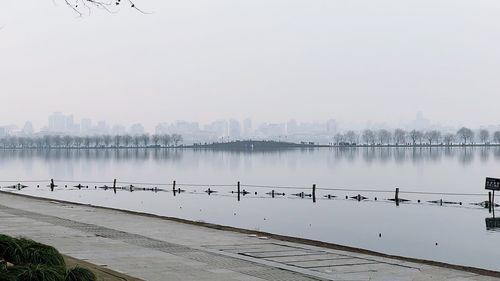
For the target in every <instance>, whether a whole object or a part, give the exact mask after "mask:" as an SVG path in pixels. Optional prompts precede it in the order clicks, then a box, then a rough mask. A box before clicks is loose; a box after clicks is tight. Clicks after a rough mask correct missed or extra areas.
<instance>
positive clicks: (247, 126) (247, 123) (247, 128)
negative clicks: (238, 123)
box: [243, 118, 252, 137]
mask: <svg viewBox="0 0 500 281" xmlns="http://www.w3.org/2000/svg"><path fill="white" fill-rule="evenodd" d="M251 134H252V119H250V118H247V119H245V120H243V135H244V136H245V137H248V136H250V135H251Z"/></svg>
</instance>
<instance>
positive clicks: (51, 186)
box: [50, 179, 54, 191]
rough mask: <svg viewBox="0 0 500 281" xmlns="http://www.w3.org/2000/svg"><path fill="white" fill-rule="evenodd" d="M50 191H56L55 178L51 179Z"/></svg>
mask: <svg viewBox="0 0 500 281" xmlns="http://www.w3.org/2000/svg"><path fill="white" fill-rule="evenodd" d="M50 191H54V179H51V180H50Z"/></svg>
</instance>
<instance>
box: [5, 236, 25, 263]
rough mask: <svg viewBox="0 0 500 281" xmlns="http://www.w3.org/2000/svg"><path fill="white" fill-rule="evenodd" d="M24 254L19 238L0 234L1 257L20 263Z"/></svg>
mask: <svg viewBox="0 0 500 281" xmlns="http://www.w3.org/2000/svg"><path fill="white" fill-rule="evenodd" d="M21 256H22V249H21V246H20V245H19V243H18V240H17V239H15V238H12V237H10V236H7V235H2V234H0V258H2V259H4V260H5V261H8V262H10V263H18V262H19V261H20V257H21Z"/></svg>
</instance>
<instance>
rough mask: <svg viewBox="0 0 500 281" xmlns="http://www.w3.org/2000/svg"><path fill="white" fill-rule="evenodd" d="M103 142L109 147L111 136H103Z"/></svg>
mask: <svg viewBox="0 0 500 281" xmlns="http://www.w3.org/2000/svg"><path fill="white" fill-rule="evenodd" d="M102 142H103V143H104V146H105V147H109V145H110V144H111V136H110V135H104V136H102Z"/></svg>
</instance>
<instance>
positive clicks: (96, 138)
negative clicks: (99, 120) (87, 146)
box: [92, 136, 103, 147]
mask: <svg viewBox="0 0 500 281" xmlns="http://www.w3.org/2000/svg"><path fill="white" fill-rule="evenodd" d="M92 141H93V142H94V147H99V146H101V143H102V141H103V138H102V136H93V137H92Z"/></svg>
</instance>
